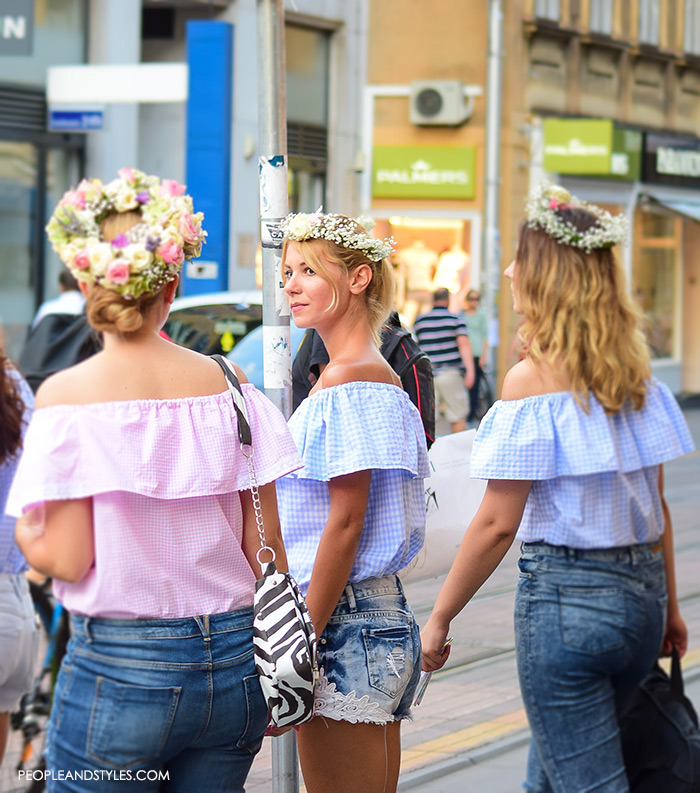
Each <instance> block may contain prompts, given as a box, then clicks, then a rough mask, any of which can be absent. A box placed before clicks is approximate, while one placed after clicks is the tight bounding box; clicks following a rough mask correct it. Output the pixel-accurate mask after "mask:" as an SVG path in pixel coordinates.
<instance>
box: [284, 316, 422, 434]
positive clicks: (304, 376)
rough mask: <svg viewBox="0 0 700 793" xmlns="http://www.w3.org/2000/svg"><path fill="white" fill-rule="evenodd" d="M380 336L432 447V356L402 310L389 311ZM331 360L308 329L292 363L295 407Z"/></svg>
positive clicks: (384, 352) (307, 393)
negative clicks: (406, 325) (406, 324)
mask: <svg viewBox="0 0 700 793" xmlns="http://www.w3.org/2000/svg"><path fill="white" fill-rule="evenodd" d="M379 338H380V347H379V352H380V353H381V354H382V355H383V356H384V358H385V359H386V361H387V362H388V363H389V366H391V368H392V369H393V370H394V371H395V372H396V374H397V375H398V376H399V377H400V379H401V385H402V386H403V390H404V391H405V392H406V393H407V394H408V396H409V397H410V399H411V402H413V404H414V405H415V406H416V407H417V408H418V412H419V413H420V417H421V421H422V422H423V429H424V430H425V442H426V445H427V447H428V449H430V447H431V446H432V445H433V443H434V442H435V388H434V386H433V367H432V364H431V363H430V358H428V356H427V355H426V354H425V353H424V352H423V350H421V348H420V347H419V346H418V344H417V343H416V341H415V339H414V338H413V336H411V334H410V333H409V332H408V331H407V330H406V328H404V327H403V326H402V324H401V318H400V317H399V314H398V311H395V310H393V311H392V312H391V314H389V317H388V319H387V321H386V322H385V323H384V325H383V327H382V329H381V331H380V334H379ZM327 363H328V351H327V350H326V347H325V345H324V343H323V339H322V338H321V337H320V336H319V334H318V333H317V332H316V331H315V330H314V329H313V328H308V330H307V331H306V332H305V333H304V336H303V338H302V340H301V343H300V344H299V348H298V349H297V352H296V355H295V357H294V363H293V364H292V407H293V409H294V410H296V409H297V408H298V407H299V405H300V404H301V402H302V400H303V399H306V397H307V396H308V395H309V391H310V390H311V389H312V388H313V386H314V385H315V384H316V381H317V380H318V378H319V376H320V374H321V372H322V371H323V369H324V368H325V366H326V364H327Z"/></svg>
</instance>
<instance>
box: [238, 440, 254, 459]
mask: <svg viewBox="0 0 700 793" xmlns="http://www.w3.org/2000/svg"><path fill="white" fill-rule="evenodd" d="M240 447H241V454H242V455H243V456H244V457H252V456H253V451H254V449H253V447H252V446H251V445H250V444H247V443H241V444H240ZM246 449H248V451H246Z"/></svg>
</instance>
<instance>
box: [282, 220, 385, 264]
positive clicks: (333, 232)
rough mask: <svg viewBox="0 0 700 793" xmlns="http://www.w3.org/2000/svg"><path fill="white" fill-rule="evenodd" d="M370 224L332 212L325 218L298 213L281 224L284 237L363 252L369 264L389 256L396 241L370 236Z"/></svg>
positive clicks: (366, 221)
mask: <svg viewBox="0 0 700 793" xmlns="http://www.w3.org/2000/svg"><path fill="white" fill-rule="evenodd" d="M372 225H373V222H372V220H371V219H370V218H366V217H362V218H357V219H353V218H349V217H346V216H345V215H336V214H333V213H328V214H327V215H324V214H323V213H322V212H321V211H320V210H317V211H316V212H313V213H311V214H305V213H303V212H298V213H296V214H294V213H292V214H289V215H287V217H286V218H285V219H284V220H283V221H282V223H281V229H282V231H283V232H284V235H285V237H287V239H290V240H294V242H304V241H305V240H313V239H315V240H318V239H323V240H330V241H331V242H335V243H337V244H338V245H342V246H343V248H352V249H353V250H357V251H362V253H364V255H365V256H366V257H367V258H368V259H369V260H370V261H372V262H380V261H381V260H382V259H386V258H387V256H389V255H390V254H391V251H392V248H393V246H394V244H395V241H394V238H393V237H387V238H386V239H383V240H382V239H377V238H376V237H373V236H372V235H371V234H370V233H369V231H370V230H371V228H372ZM358 229H359V230H358Z"/></svg>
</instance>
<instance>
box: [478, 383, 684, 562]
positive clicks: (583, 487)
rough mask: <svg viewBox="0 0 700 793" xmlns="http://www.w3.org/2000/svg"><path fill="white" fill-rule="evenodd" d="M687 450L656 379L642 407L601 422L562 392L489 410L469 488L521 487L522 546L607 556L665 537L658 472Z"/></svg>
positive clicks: (677, 416) (598, 413)
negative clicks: (507, 483)
mask: <svg viewBox="0 0 700 793" xmlns="http://www.w3.org/2000/svg"><path fill="white" fill-rule="evenodd" d="M693 448H694V445H693V440H692V438H691V435H690V431H689V430H688V426H687V424H686V422H685V419H684V418H683V414H682V413H681V411H680V408H679V407H678V403H677V402H676V400H675V398H674V397H673V394H671V392H670V391H669V389H668V388H667V387H666V386H665V385H664V384H663V383H660V382H659V381H658V380H656V379H655V378H652V379H651V380H650V381H649V390H648V392H647V396H646V400H645V403H644V407H643V408H642V409H641V410H631V409H625V410H622V411H620V412H619V413H617V414H615V415H614V416H609V415H607V414H606V413H605V410H604V408H603V407H602V405H601V404H600V403H599V402H598V401H597V399H595V397H593V396H592V395H591V397H590V413H586V412H585V411H584V410H583V409H582V408H581V407H580V405H579V404H578V403H577V402H576V400H575V399H574V396H573V394H572V393H571V392H569V391H564V392H557V393H553V394H542V395H539V396H531V397H525V398H524V399H514V400H512V401H500V400H499V401H497V402H496V403H494V405H493V406H492V408H491V409H490V410H489V412H488V413H487V414H486V416H485V417H484V419H483V420H482V422H481V424H480V426H479V430H478V432H477V435H476V438H475V440H474V445H473V448H472V456H471V470H470V475H471V477H472V478H474V479H520V480H523V479H528V480H532V482H533V483H532V489H531V491H530V495H529V497H528V500H527V504H526V506H525V512H524V514H523V518H522V521H521V524H520V529H519V530H518V534H517V539H519V540H521V541H523V542H538V541H544V542H548V543H551V544H553V545H566V546H569V547H572V548H611V547H618V546H624V545H632V544H635V543H643V542H653V541H655V540H657V539H658V538H659V537H660V535H661V533H662V532H663V514H662V510H661V499H660V497H659V487H658V478H659V465H660V464H662V463H665V462H667V461H668V460H672V459H673V458H675V457H680V456H681V455H683V454H687V453H688V452H690V451H692V450H693Z"/></svg>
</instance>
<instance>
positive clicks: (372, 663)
mask: <svg viewBox="0 0 700 793" xmlns="http://www.w3.org/2000/svg"><path fill="white" fill-rule="evenodd" d="M362 641H363V643H364V646H365V656H366V659H367V674H368V676H369V682H370V685H371V686H372V688H376V689H377V690H378V691H381V692H382V693H384V694H386V695H387V696H388V697H391V698H392V699H394V698H396V697H397V696H398V695H399V694H400V693H401V692H402V691H403V689H404V688H405V687H406V684H407V683H408V681H409V680H410V678H411V673H412V671H413V635H412V630H411V625H409V624H408V623H407V624H405V625H394V626H390V627H382V628H363V630H362Z"/></svg>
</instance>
